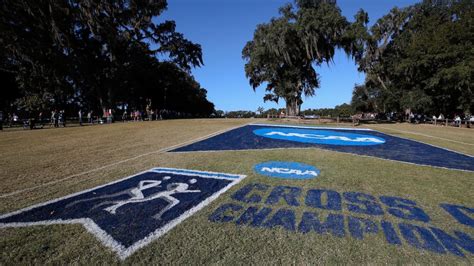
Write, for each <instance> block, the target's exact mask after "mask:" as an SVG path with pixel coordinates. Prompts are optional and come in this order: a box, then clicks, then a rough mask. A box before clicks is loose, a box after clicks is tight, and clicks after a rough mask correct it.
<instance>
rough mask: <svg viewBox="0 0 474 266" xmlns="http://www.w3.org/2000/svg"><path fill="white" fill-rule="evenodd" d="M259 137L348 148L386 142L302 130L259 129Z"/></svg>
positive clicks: (374, 138) (352, 134)
mask: <svg viewBox="0 0 474 266" xmlns="http://www.w3.org/2000/svg"><path fill="white" fill-rule="evenodd" d="M253 133H254V134H255V135H257V136H262V137H266V138H271V139H281V140H288V141H296V142H303V143H313V144H328V145H346V146H367V145H380V144H383V143H385V140H384V139H383V138H380V137H376V136H372V135H366V134H356V133H348V132H340V131H334V130H318V131H315V130H313V129H300V128H274V127H269V128H259V129H256V130H254V131H253Z"/></svg>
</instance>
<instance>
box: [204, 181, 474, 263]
mask: <svg viewBox="0 0 474 266" xmlns="http://www.w3.org/2000/svg"><path fill="white" fill-rule="evenodd" d="M302 192H303V191H302V189H301V188H299V187H289V186H276V187H274V188H271V187H270V186H268V185H263V184H258V183H254V184H248V185H246V186H244V187H242V188H241V189H240V190H238V191H237V192H235V193H234V194H233V195H232V196H231V197H232V199H233V200H235V201H238V202H240V204H237V203H238V202H237V203H227V204H223V205H221V206H220V207H218V208H217V209H216V210H215V211H214V212H213V213H212V214H211V215H210V216H209V221H211V222H215V223H230V222H232V223H235V224H236V225H239V226H242V225H243V226H250V227H259V228H270V229H271V228H282V229H284V230H287V231H290V232H300V233H303V234H307V233H311V232H312V233H317V234H330V235H332V236H334V237H346V236H347V237H352V238H355V239H359V240H361V239H364V237H366V236H369V235H373V234H378V233H382V234H383V235H384V237H385V240H386V242H387V243H388V244H390V245H398V246H400V245H403V244H408V245H409V246H411V247H414V248H417V249H423V250H428V251H431V252H434V253H438V254H453V255H456V256H460V257H465V254H469V253H470V254H474V239H473V237H472V236H470V235H469V234H467V233H464V232H461V231H458V230H454V231H453V233H452V234H451V233H447V232H446V231H444V230H442V229H440V228H437V227H434V226H432V225H430V224H429V221H430V220H431V219H430V217H429V216H428V214H426V212H425V211H424V210H423V209H422V208H421V207H419V206H418V205H417V203H416V202H415V201H413V200H409V199H404V198H400V197H393V196H380V197H378V198H377V197H375V196H372V195H369V194H364V193H360V192H344V193H342V194H341V193H339V192H337V191H333V190H328V189H310V190H308V191H307V192H306V193H302ZM302 196H304V201H302V202H304V206H305V207H307V209H306V210H304V211H303V213H302V214H301V215H297V213H295V212H294V210H292V209H291V208H292V207H296V206H301V205H303V204H301V203H300V198H301V197H302ZM242 203H247V204H252V203H263V204H265V206H263V207H262V206H261V205H260V206H242V205H241V204H242ZM281 203H283V204H284V205H286V206H287V207H283V208H278V209H273V206H275V205H277V204H279V205H280V204H281ZM440 206H441V207H442V208H443V209H445V210H446V212H447V214H449V215H451V216H452V217H453V218H455V220H456V221H458V222H459V223H460V224H462V226H473V225H474V223H473V221H474V220H473V219H472V218H470V217H469V216H470V214H472V213H474V209H472V208H468V207H464V206H459V205H451V204H441V205H440ZM343 209H346V210H348V211H349V212H350V213H353V215H361V214H363V215H369V216H368V218H367V217H358V216H353V215H348V214H343V213H342V210H343ZM319 210H323V211H324V213H320V211H319ZM328 211H329V212H328ZM385 213H388V214H390V215H391V216H394V217H396V218H398V219H402V221H400V222H399V223H395V222H391V221H387V220H385V219H383V218H382V215H384V214H385ZM374 216H375V217H376V216H379V217H380V218H381V219H380V220H373V218H375V217H374ZM408 221H418V222H422V223H424V226H420V225H415V224H411V223H408Z"/></svg>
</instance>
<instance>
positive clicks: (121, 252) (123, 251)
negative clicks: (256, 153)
mask: <svg viewBox="0 0 474 266" xmlns="http://www.w3.org/2000/svg"><path fill="white" fill-rule="evenodd" d="M158 169H162V170H158ZM153 170H155V171H153ZM156 170H158V171H160V173H171V174H173V173H177V172H175V171H178V170H186V169H176V168H152V169H150V170H147V171H143V172H140V173H138V174H134V175H131V176H128V177H125V178H122V179H120V180H117V181H114V182H111V183H107V184H105V185H101V186H97V187H94V188H91V189H87V190H84V191H81V192H78V193H74V194H71V195H67V196H65V197H61V198H57V199H54V200H50V201H47V202H44V203H40V204H36V205H33V206H30V207H27V208H24V209H21V210H18V211H14V212H11V213H8V214H3V215H0V218H7V217H10V216H13V215H16V214H19V213H22V212H26V211H29V210H32V209H34V208H38V207H42V206H45V205H48V204H51V203H55V202H58V201H60V200H64V199H68V198H71V197H74V196H77V195H81V194H84V193H87V192H90V191H93V190H96V189H99V188H102V187H105V186H108V185H112V184H115V183H118V182H121V181H124V180H127V179H130V178H132V177H135V176H137V175H140V174H143V173H147V172H150V171H152V172H156ZM193 172H195V173H193V174H192V176H200V175H198V173H202V174H203V175H202V176H200V177H203V178H217V179H227V180H232V181H233V182H231V183H229V184H228V185H227V186H225V187H224V188H222V189H221V190H219V191H218V192H216V193H214V194H213V195H211V196H210V197H208V198H207V199H205V200H204V201H202V202H201V203H199V204H198V205H196V206H195V207H193V208H191V209H189V210H188V211H186V212H184V213H183V214H181V215H180V216H179V217H177V218H176V219H174V220H172V221H170V222H169V223H167V224H166V225H165V226H163V227H161V228H159V229H157V230H155V231H154V232H152V233H150V234H149V235H148V236H146V237H145V238H143V239H142V240H140V241H137V242H135V243H134V244H133V245H132V246H130V247H128V248H125V247H124V246H123V245H122V244H120V243H119V242H117V241H116V240H115V239H114V238H113V237H112V236H111V235H109V234H107V232H105V231H104V230H102V229H101V228H100V227H99V226H98V225H97V224H96V223H95V222H94V221H93V220H92V219H90V218H80V219H71V220H62V219H57V220H46V221H40V222H27V223H0V228H10V227H25V226H33V225H52V224H82V225H83V226H84V228H86V230H87V231H89V232H90V233H92V234H93V235H94V236H95V237H96V238H97V239H99V241H100V242H102V244H104V245H105V246H107V247H109V248H111V249H112V250H113V251H115V252H116V253H117V255H118V257H119V258H120V260H125V259H126V258H127V257H128V256H130V255H132V254H133V253H134V252H135V251H137V250H138V249H140V248H142V247H144V246H146V245H148V244H149V243H151V242H152V241H154V240H156V239H158V238H159V237H161V236H162V235H164V234H166V233H167V232H168V231H170V230H171V229H173V228H174V227H175V226H177V225H178V224H180V223H181V222H182V221H184V220H186V219H187V218H188V217H190V216H191V215H193V214H194V213H196V212H197V211H199V210H200V209H202V208H204V207H205V206H207V205H208V204H209V203H211V202H212V201H214V200H215V199H217V198H218V197H219V196H220V195H221V194H223V193H225V192H226V191H227V190H229V189H230V188H231V187H232V186H234V185H236V184H238V183H239V182H240V181H242V179H244V178H245V177H246V176H245V175H235V174H225V173H216V172H206V171H198V170H193ZM179 174H182V175H187V174H186V173H183V172H180V173H179ZM204 174H211V175H215V174H219V175H227V176H232V177H233V178H223V177H214V176H210V175H204ZM236 177H237V178H236Z"/></svg>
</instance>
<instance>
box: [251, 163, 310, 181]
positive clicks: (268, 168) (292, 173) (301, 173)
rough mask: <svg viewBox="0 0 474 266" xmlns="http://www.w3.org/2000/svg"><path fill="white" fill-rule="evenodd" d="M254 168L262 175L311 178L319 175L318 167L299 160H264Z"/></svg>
mask: <svg viewBox="0 0 474 266" xmlns="http://www.w3.org/2000/svg"><path fill="white" fill-rule="evenodd" d="M254 170H255V172H257V173H258V174H261V175H265V176H270V177H277V178H287V179H310V178H315V177H317V176H318V175H319V169H317V168H316V167H314V166H312V165H308V164H303V163H297V162H276V161H271V162H264V163H259V164H257V165H255V167H254Z"/></svg>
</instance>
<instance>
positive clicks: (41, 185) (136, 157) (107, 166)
mask: <svg viewBox="0 0 474 266" xmlns="http://www.w3.org/2000/svg"><path fill="white" fill-rule="evenodd" d="M246 125H247V124H243V125H240V126H236V127H232V128H228V129H223V130H219V131H217V132H214V133H211V134H209V135H206V136H203V137H199V138H196V139H193V140H190V141H185V142H183V143H180V144H176V145H173V146H170V147H166V148H162V149H159V150H157V151H152V152H147V153H143V154H140V155H137V156H134V157H131V158H128V159H124V160H120V161H117V162H114V163H111V164H107V165H104V166H101V167H98V168H94V169H91V170H87V171H84V172H81V173H78V174H73V175H70V176H67V177H64V178H61V179H58V180H54V181H50V182H47V183H44V184H40V185H37V186H33V187H29V188H24V189H19V190H16V191H13V192H10V193H6V194H1V195H0V198H8V197H11V196H14V195H17V194H20V193H23V192H27V191H32V190H35V189H37V188H40V187H44V186H50V185H54V184H57V183H60V182H63V181H65V180H68V179H71V178H74V177H78V176H82V175H86V174H90V173H93V172H97V171H99V170H103V169H105V168H109V167H111V166H115V165H118V164H122V163H125V162H128V161H132V160H136V159H139V158H141V157H144V156H148V155H152V154H160V153H164V152H167V151H170V150H172V149H176V148H179V147H181V146H185V145H188V144H191V143H194V142H197V141H200V140H204V139H208V138H211V137H213V136H216V135H219V134H222V133H224V132H227V131H230V130H233V129H236V128H239V127H243V126H246Z"/></svg>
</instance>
